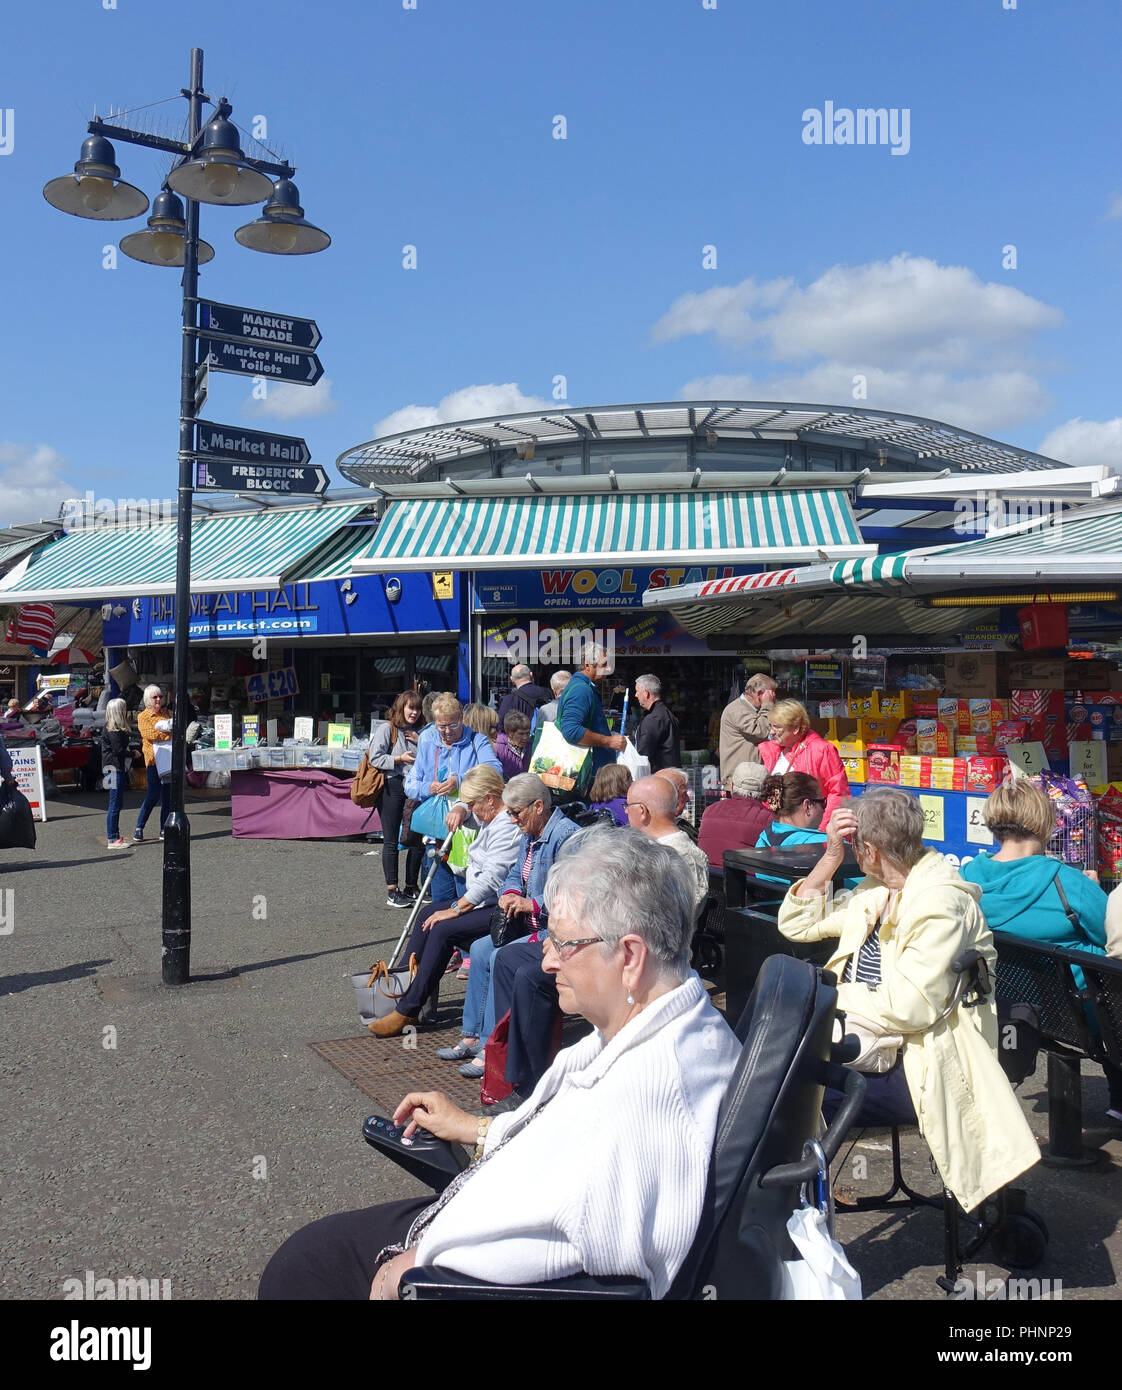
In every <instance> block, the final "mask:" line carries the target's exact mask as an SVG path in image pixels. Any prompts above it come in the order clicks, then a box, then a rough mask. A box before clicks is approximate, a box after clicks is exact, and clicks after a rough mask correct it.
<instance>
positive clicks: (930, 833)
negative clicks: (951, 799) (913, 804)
mask: <svg viewBox="0 0 1122 1390" xmlns="http://www.w3.org/2000/svg"><path fill="white" fill-rule="evenodd" d="M919 807H920V810H921V811H922V812H923V838H924V839H925V840H943V839H945V838H946V835H945V833H944V830H943V798H942V797H941V796H921V797H920V799H919Z"/></svg>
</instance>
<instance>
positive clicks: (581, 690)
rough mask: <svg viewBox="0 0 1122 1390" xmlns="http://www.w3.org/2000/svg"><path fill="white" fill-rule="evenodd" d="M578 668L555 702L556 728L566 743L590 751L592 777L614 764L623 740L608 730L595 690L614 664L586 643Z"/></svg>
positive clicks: (598, 648)
mask: <svg viewBox="0 0 1122 1390" xmlns="http://www.w3.org/2000/svg"><path fill="white" fill-rule="evenodd" d="M582 656H583V660H582V662H581V668H580V670H579V671H578V672H577V673H576V675H575V676H574V677H573V678H572V680H571V681H570V682H569V684H568V685H567V686H566V687H565V690H564V693H563V695H562V698H561V699H560V700H558V702H557V727H558V728H559V729H560V730H561V736H562V737H563V738H564V739H565V741H566V743H572V744H575V745H577V746H578V747H580V748H591V749H592V775H593V776H594V777H595V775H596V774H597V773H598V772H599V771H600V769H601V768H602V767H606V766H607V764H608V763H614V762H615V755H616V753H622V752H623V750H624V749H625V748H626V747H627V740H626V739H625V738H624V737H623V735H622V734H613V733H612V732H611V730H610V729H609V728H608V720H607V717H606V716H605V714H604V706H603V705H602V704H601V702H600V696H599V694H598V692H597V690H596V681H598V680H600V679H602V678H603V677H604V676H608V675H610V674H611V672H612V669H613V665H614V663H613V662H612V660H611V659H610V658H609V656H608V653H607V652H606V651H605V649H604V648H603V647H601V646H600V645H599V643H597V642H586V643H585V646H584V652H583V654H582Z"/></svg>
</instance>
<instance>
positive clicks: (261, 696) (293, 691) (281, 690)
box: [245, 666, 300, 705]
mask: <svg viewBox="0 0 1122 1390" xmlns="http://www.w3.org/2000/svg"><path fill="white" fill-rule="evenodd" d="M245 691H246V695H247V696H248V698H249V702H250V704H252V705H257V704H260V703H261V702H262V701H263V700H283V699H285V698H286V696H289V695H299V694H300V686H299V684H298V682H297V680H296V671H295V670H294V669H293V667H291V666H284V667H282V668H281V669H280V670H279V671H258V672H257V673H256V674H255V675H252V676H246V678H245Z"/></svg>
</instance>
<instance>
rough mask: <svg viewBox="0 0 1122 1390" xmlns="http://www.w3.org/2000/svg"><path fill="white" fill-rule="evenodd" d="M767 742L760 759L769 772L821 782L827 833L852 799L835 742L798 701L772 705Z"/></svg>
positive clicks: (761, 747) (824, 821)
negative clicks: (817, 730) (812, 722)
mask: <svg viewBox="0 0 1122 1390" xmlns="http://www.w3.org/2000/svg"><path fill="white" fill-rule="evenodd" d="M769 719H770V724H769V727H768V738H767V741H766V742H764V743H761V744H760V757H761V758H763V760H764V766H765V767H766V768H767V770H768V771H769V772H774V773H775V774H776V775H777V776H782V775H783V774H784V773H785V772H805V773H807V774H808V775H809V776H811V777H815V778H817V780H818V784H819V786H821V788H822V790H823V792H824V793H825V796H826V810H825V813H824V814H823V816H822V822H821V827H820V828H821V829H822V830H825V829H826V827H827V825H828V824H829V823H830V817H831V815H833V813H834V811H835V810H836V808H837V807H838V806H839V805H840V804H841V803H842V802H843V801H846V800H848V798H849V782H848V781H847V780H846V775H845V769H844V768H843V767H842V761H841V757H840V755H839V753H838V750H837V749H836V748H835V747H834V745H833V744H832V743H827V742H826V740H825V739H824V738H823V737H822V735H821V734H817V733H815V732H814V730H813V729H812V728H811V727H810V716H809V715H808V714H807V712H806V710H805V709H804V708H803V706H802V705H800V704H799V702H798V700H780V701H779V702H778V703H777V704H774V705H772V706H771V711H770V714H769Z"/></svg>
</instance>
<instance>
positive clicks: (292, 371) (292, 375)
mask: <svg viewBox="0 0 1122 1390" xmlns="http://www.w3.org/2000/svg"><path fill="white" fill-rule="evenodd" d="M199 351H200V352H201V354H202V358H203V360H204V361H209V363H210V369H211V371H213V372H233V373H234V374H235V375H237V376H264V377H271V378H272V379H273V380H274V381H291V382H295V383H296V384H297V385H299V386H314V385H315V384H316V382H317V381H319V379H320V377H321V376H323V363H322V362H321V361H320V360H319V358H318V357H317V356H316V355H315V353H314V352H302V351H300V349H298V348H284V347H266V346H263V345H261V344H259V343H248V342H243V341H242V340H241V339H239V338H200V339H199Z"/></svg>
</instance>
